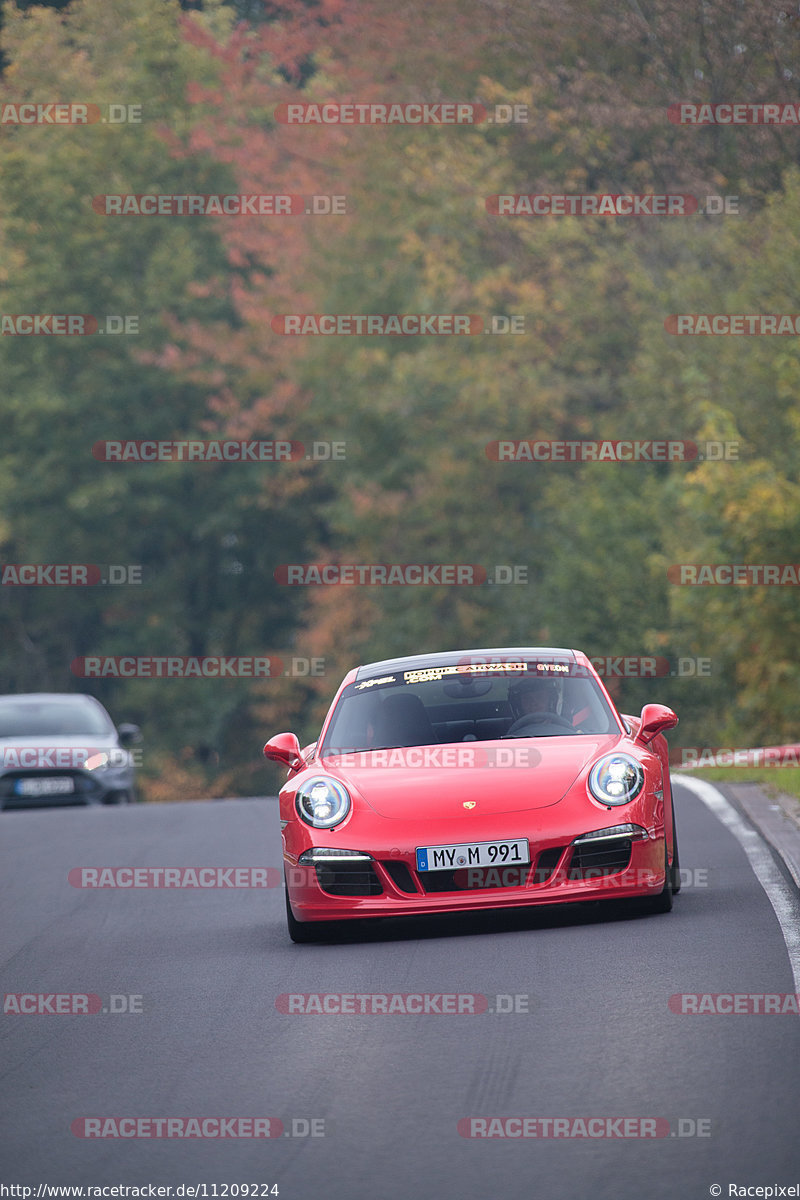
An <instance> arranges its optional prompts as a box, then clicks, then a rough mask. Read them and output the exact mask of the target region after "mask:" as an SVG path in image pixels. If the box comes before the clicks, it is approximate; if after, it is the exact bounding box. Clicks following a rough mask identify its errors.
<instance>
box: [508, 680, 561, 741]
mask: <svg viewBox="0 0 800 1200" xmlns="http://www.w3.org/2000/svg"><path fill="white" fill-rule="evenodd" d="M558 697H559V691H558V684H557V682H556V681H555V679H544V678H540V677H535V678H532V679H521V680H519V682H518V683H513V684H512V685H511V687H510V688H509V689H508V702H509V704H510V705H511V711H512V712H513V714H514V721H513V723H512V725H511V728H510V729H508V730H506V732H505V734H504V735H503V736H504V737H514V736H517V735H519V734H520V733H524V732H525V731H526V730H527V731H530V732H534V731H535V730H536V729H537V727H538V726H544V725H551V724H552V725H556V726H558V727H560V728H561V729H563V728H564V727H568V728H570V729H571V728H572V722H571V721H569V720H567V718H566V717H563V716H561V715H560V714H559V711H558Z"/></svg>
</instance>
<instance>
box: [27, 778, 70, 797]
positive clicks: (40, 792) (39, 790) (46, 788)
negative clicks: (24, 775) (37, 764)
mask: <svg viewBox="0 0 800 1200" xmlns="http://www.w3.org/2000/svg"><path fill="white" fill-rule="evenodd" d="M14 791H15V792H16V793H17V795H18V796H64V795H66V794H67V792H74V791H75V780H74V779H71V778H70V777H69V776H68V775H54V776H52V777H45V778H44V779H18V780H17V782H16V785H15V787H14Z"/></svg>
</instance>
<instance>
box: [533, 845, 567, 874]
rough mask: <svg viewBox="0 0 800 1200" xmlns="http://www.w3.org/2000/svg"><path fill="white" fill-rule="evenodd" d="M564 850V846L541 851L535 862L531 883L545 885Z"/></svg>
mask: <svg viewBox="0 0 800 1200" xmlns="http://www.w3.org/2000/svg"><path fill="white" fill-rule="evenodd" d="M565 850H566V846H551V847H550V849H549V850H543V851H542V853H541V854H540V855H539V857H538V858H537V860H536V869H535V871H534V872H533V873H532V875H531V883H546V882H547V880H548V879H549V878H550V876H551V875H552V874H553V871H555V869H556V867H557V866H558V861H559V859H560V858H561V855H562V854H563V853H564V851H565Z"/></svg>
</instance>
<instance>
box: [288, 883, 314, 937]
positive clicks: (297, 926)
mask: <svg viewBox="0 0 800 1200" xmlns="http://www.w3.org/2000/svg"><path fill="white" fill-rule="evenodd" d="M283 890H284V896H285V899H286V928H287V929H288V931H289V937H290V938H291V939H292V941H293V942H296V943H297V944H298V945H308V943H309V942H316V941H317V940H318V939H319V937H320V931H319V930H317V928H316V922H311V921H298V919H297V917H296V916H295V915H294V913H293V912H292V906H291V904H290V903H289V888H288V886H287V884H286V876H285V875H284V877H283Z"/></svg>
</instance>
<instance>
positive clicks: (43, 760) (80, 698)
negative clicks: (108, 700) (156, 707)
mask: <svg viewBox="0 0 800 1200" xmlns="http://www.w3.org/2000/svg"><path fill="white" fill-rule="evenodd" d="M141 736H142V735H141V732H140V730H139V727H138V725H120V726H119V727H116V726H115V725H114V722H113V721H112V720H111V717H110V716H109V715H108V713H107V712H106V710H105V709H104V708H103V706H102V704H100V702H99V701H98V700H95V699H94V697H93V696H85V695H80V694H75V693H57V692H31V693H28V694H25V695H18V696H0V809H9V808H40V807H45V806H50V805H58V806H63V805H87V804H131V803H132V802H133V801H134V800H135V799H136V792H135V766H134V758H133V754H132V753H131V751H130V749H129V747H131V746H133V745H134V744H135V743H137V742H139V741H141Z"/></svg>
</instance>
